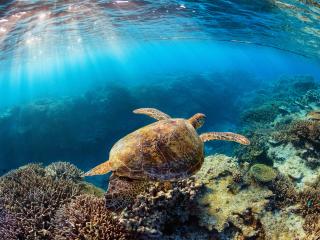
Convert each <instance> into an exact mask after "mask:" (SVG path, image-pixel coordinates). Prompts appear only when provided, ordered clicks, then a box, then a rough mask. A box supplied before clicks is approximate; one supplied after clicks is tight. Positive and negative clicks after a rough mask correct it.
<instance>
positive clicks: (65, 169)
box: [45, 162, 84, 181]
mask: <svg viewBox="0 0 320 240" xmlns="http://www.w3.org/2000/svg"><path fill="white" fill-rule="evenodd" d="M45 171H46V175H48V176H51V177H53V178H55V179H64V180H72V181H80V180H81V179H82V175H83V174H84V172H83V171H81V170H80V169H79V168H77V167H76V166H75V165H73V164H71V163H68V162H54V163H51V164H50V165H49V166H47V167H46V168H45Z"/></svg>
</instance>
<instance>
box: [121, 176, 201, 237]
mask: <svg viewBox="0 0 320 240" xmlns="http://www.w3.org/2000/svg"><path fill="white" fill-rule="evenodd" d="M170 185H171V184H170ZM170 185H168V184H163V183H154V184H152V186H151V187H150V188H149V189H147V190H146V192H144V193H143V194H140V195H138V197H137V198H136V200H135V201H134V203H133V204H132V205H130V206H128V207H127V208H126V209H124V211H122V212H121V214H120V215H118V216H117V219H119V221H120V222H121V223H122V224H124V225H125V226H126V228H127V229H128V230H132V231H135V232H137V233H139V234H140V236H141V238H146V239H150V238H156V239H162V238H170V237H173V236H172V235H171V234H177V233H174V232H173V230H175V228H177V227H179V226H181V225H187V224H188V221H190V220H191V219H192V217H191V215H192V213H193V211H195V209H196V196H197V193H198V192H199V191H200V190H201V184H199V183H196V181H195V179H193V178H191V179H188V180H181V181H178V182H175V183H172V185H171V186H170Z"/></svg>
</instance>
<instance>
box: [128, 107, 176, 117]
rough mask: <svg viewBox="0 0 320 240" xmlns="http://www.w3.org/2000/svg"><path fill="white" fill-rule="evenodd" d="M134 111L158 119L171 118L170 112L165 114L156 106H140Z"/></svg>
mask: <svg viewBox="0 0 320 240" xmlns="http://www.w3.org/2000/svg"><path fill="white" fill-rule="evenodd" d="M133 112H134V113H136V114H145V115H147V116H149V117H152V118H154V119H157V120H166V119H170V118H171V117H170V116H169V115H168V114H165V113H163V112H161V111H159V110H158V109H155V108H138V109H136V110H133Z"/></svg>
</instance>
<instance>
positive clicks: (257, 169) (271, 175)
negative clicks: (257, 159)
mask: <svg viewBox="0 0 320 240" xmlns="http://www.w3.org/2000/svg"><path fill="white" fill-rule="evenodd" d="M250 173H251V175H252V176H253V177H254V178H255V179H256V180H257V181H259V182H262V183H266V182H270V181H272V180H274V179H275V178H276V177H277V172H276V171H275V170H274V169H273V168H271V167H269V166H267V165H265V164H259V163H258V164H254V165H252V166H251V168H250Z"/></svg>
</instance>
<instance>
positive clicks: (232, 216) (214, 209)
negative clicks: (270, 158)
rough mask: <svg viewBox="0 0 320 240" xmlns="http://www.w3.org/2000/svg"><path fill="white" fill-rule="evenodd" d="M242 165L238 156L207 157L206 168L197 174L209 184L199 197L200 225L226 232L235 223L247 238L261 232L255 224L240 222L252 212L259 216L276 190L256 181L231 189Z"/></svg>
mask: <svg viewBox="0 0 320 240" xmlns="http://www.w3.org/2000/svg"><path fill="white" fill-rule="evenodd" d="M239 168H240V166H239V165H238V163H237V160H236V159H234V158H230V157H227V156H224V155H215V156H210V157H207V158H205V162H204V164H203V167H202V169H201V170H200V171H199V172H198V173H197V174H196V177H197V178H198V179H199V180H201V181H203V182H204V184H205V191H204V193H203V195H202V196H201V197H200V198H199V199H198V202H199V204H200V209H201V210H200V211H199V212H198V217H199V218H200V225H201V226H205V227H206V228H207V229H208V230H213V229H216V230H218V231H219V232H222V231H224V230H225V229H226V228H228V226H229V225H230V224H233V225H236V226H238V227H239V228H241V231H242V234H244V235H245V236H246V237H250V236H251V237H252V236H257V235H259V234H260V232H259V231H258V230H257V229H256V228H255V227H253V226H247V225H243V224H240V223H241V222H243V219H245V218H246V216H247V215H250V214H248V213H249V212H250V213H252V214H251V216H252V217H253V219H256V216H257V215H259V214H261V212H263V210H264V208H265V207H266V205H267V204H268V198H269V197H270V196H272V192H271V191H270V190H268V189H267V187H264V186H259V185H254V184H252V185H249V186H247V187H245V188H243V189H241V191H239V192H237V193H233V192H231V191H230V189H229V188H230V186H231V185H232V184H233V181H234V180H233V179H234V177H233V175H232V173H233V172H236V171H237V170H238V169H239ZM241 219H242V220H241ZM253 222H254V221H252V224H254V223H253ZM249 225H250V224H249ZM250 229H251V230H250Z"/></svg>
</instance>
